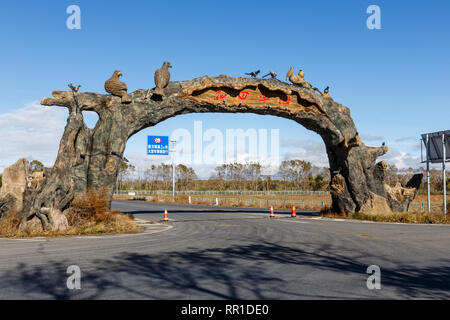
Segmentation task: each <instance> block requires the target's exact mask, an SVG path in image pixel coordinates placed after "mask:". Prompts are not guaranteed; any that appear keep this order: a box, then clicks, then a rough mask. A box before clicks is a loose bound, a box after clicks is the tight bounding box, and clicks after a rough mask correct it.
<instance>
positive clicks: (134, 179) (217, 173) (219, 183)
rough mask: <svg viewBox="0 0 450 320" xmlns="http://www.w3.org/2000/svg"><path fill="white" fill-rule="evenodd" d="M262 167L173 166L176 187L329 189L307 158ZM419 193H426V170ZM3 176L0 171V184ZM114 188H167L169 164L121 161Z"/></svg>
mask: <svg viewBox="0 0 450 320" xmlns="http://www.w3.org/2000/svg"><path fill="white" fill-rule="evenodd" d="M28 168H29V172H30V173H32V172H37V171H43V170H44V165H43V164H42V163H41V162H40V161H38V160H33V161H30V162H29V167H28ZM263 171H264V170H263V166H262V165H261V164H260V163H258V162H249V163H237V162H235V163H230V164H223V165H220V166H217V167H216V168H215V170H214V173H213V174H212V175H211V177H210V178H209V179H199V178H198V176H197V174H196V172H195V171H194V169H193V168H191V167H187V166H185V165H183V164H179V165H177V166H176V167H175V181H176V189H177V190H198V191H206V190H215V191H222V190H251V191H270V190H273V191H279V190H311V191H327V190H329V183H330V173H329V170H328V168H325V167H316V166H314V165H312V164H311V163H310V162H308V161H303V160H286V161H283V162H282V163H281V164H280V166H279V168H278V172H277V173H276V174H275V175H273V176H270V175H263V174H262V172H263ZM419 171H420V172H422V173H423V174H424V179H423V180H422V185H421V187H420V190H419V193H422V194H423V193H426V191H427V185H426V171H425V169H424V168H420V169H419ZM415 173H417V170H414V169H413V168H408V169H406V170H399V169H398V168H397V167H396V166H395V165H389V166H388V168H387V171H386V183H387V184H389V185H390V186H395V185H396V184H397V183H400V184H401V185H403V186H405V185H406V183H407V182H408V181H409V179H411V177H412V176H413V175H414V174H415ZM2 178H3V175H2V174H0V187H1V186H2ZM442 178H443V177H442V171H441V170H439V169H431V170H430V189H431V193H433V194H442V191H443V183H442ZM117 180H118V184H117V188H118V189H119V190H130V189H135V190H171V188H172V165H170V164H164V163H162V164H160V165H152V166H151V167H150V168H148V169H146V170H145V171H143V172H142V173H140V174H137V175H136V168H135V166H133V165H132V164H129V163H126V162H122V163H121V166H120V168H119V175H118V179H117ZM446 185H447V190H448V191H450V172H449V171H447V179H446Z"/></svg>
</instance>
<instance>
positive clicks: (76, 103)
mask: <svg viewBox="0 0 450 320" xmlns="http://www.w3.org/2000/svg"><path fill="white" fill-rule="evenodd" d="M52 95H53V98H43V99H42V100H41V104H42V105H45V106H62V107H67V108H68V109H69V117H68V120H67V125H66V127H65V130H64V134H63V137H62V139H61V142H60V147H59V152H58V155H57V159H56V161H55V164H54V166H53V167H52V168H49V169H47V170H46V178H45V181H44V183H43V184H42V186H41V187H40V189H39V190H37V191H36V192H34V193H33V194H31V195H29V196H28V198H27V201H26V203H27V205H26V206H25V209H24V215H25V216H26V217H27V219H31V218H32V217H33V216H35V215H37V216H38V217H39V218H40V219H41V221H42V222H43V224H44V227H46V228H49V227H51V224H52V221H51V218H49V217H48V216H47V215H46V214H45V210H44V212H43V210H41V209H42V208H43V207H51V208H55V209H58V210H61V211H63V210H64V209H66V208H67V207H68V206H69V205H70V202H71V201H72V200H73V198H74V197H75V196H76V195H77V194H80V193H83V192H85V191H87V189H88V188H91V187H94V188H96V189H99V188H102V187H107V188H108V190H109V194H110V196H111V197H112V193H113V190H114V186H115V183H116V178H117V175H118V170H119V165H120V162H121V159H122V157H123V153H124V150H125V146H126V143H127V140H128V139H129V138H130V137H131V136H132V135H133V134H135V133H137V132H139V131H140V130H142V129H144V128H147V127H151V126H154V125H156V124H157V123H159V122H161V121H164V120H165V119H168V118H171V117H174V116H177V115H179V114H187V113H204V112H221V113H256V114H261V115H273V116H278V117H283V118H287V119H291V120H293V121H295V122H297V123H299V124H301V125H302V126H304V127H305V128H307V129H309V130H312V131H314V132H316V133H318V134H319V135H320V136H321V137H322V139H323V141H324V143H325V146H326V151H327V155H328V159H329V165H330V173H331V186H330V190H331V195H332V199H333V209H334V210H335V211H337V212H347V213H351V212H358V211H364V210H373V209H375V208H376V209H380V208H381V209H383V210H395V211H405V210H407V208H408V205H409V203H410V201H411V200H412V199H413V198H414V195H415V191H416V189H415V188H400V187H399V188H394V189H391V188H389V187H388V186H387V185H385V184H384V175H385V170H386V163H385V162H384V161H381V162H379V163H377V162H376V159H377V158H378V157H380V156H382V155H384V154H385V153H386V152H387V151H388V148H387V147H386V146H382V147H369V146H366V145H365V144H364V143H363V142H362V141H361V140H360V138H359V136H358V132H357V130H356V127H355V124H354V122H353V120H352V118H351V116H350V110H349V109H348V108H347V107H345V106H343V105H341V104H339V103H336V102H334V101H333V99H332V98H330V97H325V96H324V95H321V94H318V93H317V92H315V91H314V90H313V89H311V88H309V87H304V86H300V85H292V84H288V83H285V82H281V81H278V80H276V79H251V78H231V77H228V76H225V75H221V76H218V77H201V78H196V79H193V80H190V81H181V82H170V83H169V85H168V86H167V87H166V88H165V89H164V97H163V98H162V97H161V96H159V95H153V93H152V90H150V91H147V90H137V91H134V92H133V93H131V94H129V97H130V99H131V100H132V102H131V103H129V104H122V103H121V99H120V98H119V97H116V96H112V95H104V94H97V93H88V92H86V93H75V92H72V91H54V92H53V93H52ZM82 111H94V112H96V113H97V114H98V116H99V120H98V122H97V124H96V126H95V127H94V128H93V129H89V128H87V127H86V125H85V123H84V120H83V116H82ZM410 187H413V186H410Z"/></svg>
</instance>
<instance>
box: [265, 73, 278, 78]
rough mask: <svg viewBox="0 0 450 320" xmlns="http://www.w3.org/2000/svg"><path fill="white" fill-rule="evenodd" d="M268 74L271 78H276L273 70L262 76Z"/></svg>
mask: <svg viewBox="0 0 450 320" xmlns="http://www.w3.org/2000/svg"><path fill="white" fill-rule="evenodd" d="M268 76H270V77H271V78H272V79H276V78H277V74H276V73H275V72H273V71H270V72H269V73H268V74H266V75H265V76H263V78H265V77H268Z"/></svg>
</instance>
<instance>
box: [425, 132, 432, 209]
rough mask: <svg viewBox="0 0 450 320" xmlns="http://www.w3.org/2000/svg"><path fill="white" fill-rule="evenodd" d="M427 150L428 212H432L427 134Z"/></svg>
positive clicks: (428, 140) (427, 139)
mask: <svg viewBox="0 0 450 320" xmlns="http://www.w3.org/2000/svg"><path fill="white" fill-rule="evenodd" d="M425 148H426V149H425V150H426V151H425V152H426V153H427V202H428V212H431V197H430V137H429V135H428V134H427V136H426V146H425Z"/></svg>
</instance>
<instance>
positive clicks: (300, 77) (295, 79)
mask: <svg viewBox="0 0 450 320" xmlns="http://www.w3.org/2000/svg"><path fill="white" fill-rule="evenodd" d="M304 77H305V73H304V72H303V70H300V71H299V73H298V74H297V75H295V74H294V68H293V67H291V69H289V71H288V73H287V74H286V80H289V81H290V82H292V83H293V84H299V85H303V86H307V87H311V85H310V84H309V83H308V82H307V81H305V79H304Z"/></svg>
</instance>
